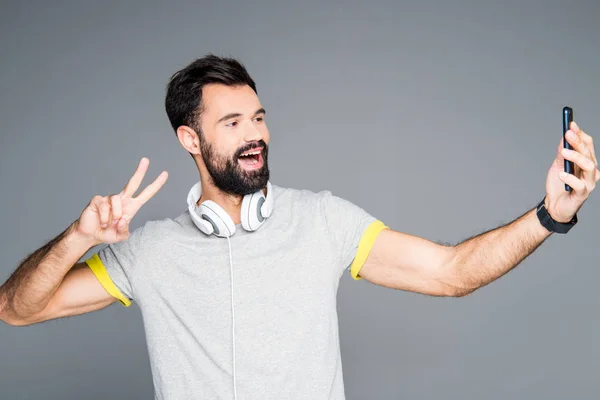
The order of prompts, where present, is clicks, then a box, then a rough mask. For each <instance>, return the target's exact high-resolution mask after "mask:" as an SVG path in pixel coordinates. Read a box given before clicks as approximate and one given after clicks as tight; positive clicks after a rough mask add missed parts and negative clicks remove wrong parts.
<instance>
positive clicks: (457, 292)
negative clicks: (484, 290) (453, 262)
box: [449, 287, 477, 297]
mask: <svg viewBox="0 0 600 400" xmlns="http://www.w3.org/2000/svg"><path fill="white" fill-rule="evenodd" d="M475 290H477V289H470V288H463V287H455V288H453V289H452V290H451V292H450V294H449V297H466V296H468V295H470V294H471V293H473V292H474V291H475Z"/></svg>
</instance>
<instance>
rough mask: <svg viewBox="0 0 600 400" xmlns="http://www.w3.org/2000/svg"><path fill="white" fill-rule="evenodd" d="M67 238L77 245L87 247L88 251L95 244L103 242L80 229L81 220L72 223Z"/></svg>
mask: <svg viewBox="0 0 600 400" xmlns="http://www.w3.org/2000/svg"><path fill="white" fill-rule="evenodd" d="M67 240H68V242H69V243H72V244H73V245H75V246H81V247H86V251H87V250H88V249H90V248H92V247H94V246H97V245H99V244H101V242H99V241H98V240H97V239H95V238H94V237H93V236H92V235H89V234H86V233H85V232H82V231H81V229H79V220H76V221H75V222H73V223H72V224H71V226H70V227H69V230H68V234H67Z"/></svg>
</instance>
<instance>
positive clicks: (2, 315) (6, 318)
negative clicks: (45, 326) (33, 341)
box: [0, 301, 33, 326]
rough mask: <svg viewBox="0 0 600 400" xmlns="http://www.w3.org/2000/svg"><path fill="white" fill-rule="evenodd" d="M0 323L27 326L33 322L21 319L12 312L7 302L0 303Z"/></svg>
mask: <svg viewBox="0 0 600 400" xmlns="http://www.w3.org/2000/svg"><path fill="white" fill-rule="evenodd" d="M0 321H2V322H4V323H5V324H7V325H10V326H27V325H31V324H32V323H33V322H31V321H29V320H27V319H25V318H21V317H19V316H18V315H17V314H16V313H14V312H12V310H10V308H9V305H8V302H7V301H1V302H0Z"/></svg>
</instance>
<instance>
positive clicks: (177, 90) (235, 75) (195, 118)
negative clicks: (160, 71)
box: [165, 54, 256, 133]
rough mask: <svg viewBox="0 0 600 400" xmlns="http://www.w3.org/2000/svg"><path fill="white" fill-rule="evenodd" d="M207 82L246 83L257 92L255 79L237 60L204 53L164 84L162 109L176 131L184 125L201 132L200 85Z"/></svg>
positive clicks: (201, 86) (234, 84)
mask: <svg viewBox="0 0 600 400" xmlns="http://www.w3.org/2000/svg"><path fill="white" fill-rule="evenodd" d="M210 83H221V84H223V85H227V86H240V85H248V86H250V87H251V88H252V90H254V92H256V85H255V83H254V81H253V80H252V78H251V77H250V75H249V74H248V71H246V68H245V67H244V66H243V65H242V64H241V63H240V62H239V61H237V60H235V59H233V58H226V57H218V56H215V55H213V54H207V55H206V56H204V57H202V58H199V59H197V60H195V61H193V62H192V63H190V64H189V65H188V66H186V67H185V68H183V69H182V70H180V71H177V72H176V73H174V74H173V76H171V79H170V81H169V84H168V85H167V95H166V97H165V109H166V111H167V116H168V117H169V121H170V122H171V126H172V127H173V129H174V130H175V131H177V128H178V127H180V126H181V125H187V126H189V127H191V128H193V129H194V130H196V131H198V133H200V132H199V131H200V115H201V113H202V88H203V87H204V85H207V84H210Z"/></svg>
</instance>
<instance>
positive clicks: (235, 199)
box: [196, 178, 243, 224]
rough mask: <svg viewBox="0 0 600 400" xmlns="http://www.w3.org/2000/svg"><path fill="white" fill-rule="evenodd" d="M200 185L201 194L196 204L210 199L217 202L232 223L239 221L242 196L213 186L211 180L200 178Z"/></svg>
mask: <svg viewBox="0 0 600 400" xmlns="http://www.w3.org/2000/svg"><path fill="white" fill-rule="evenodd" d="M201 185H202V195H201V196H200V199H199V200H198V202H197V203H196V205H198V206H199V205H200V203H202V202H203V201H206V200H212V201H214V202H215V203H217V204H218V205H219V206H220V207H221V208H222V209H223V210H225V212H226V213H227V214H229V216H230V217H231V219H232V220H233V223H234V224H239V223H240V222H241V221H240V213H241V209H242V198H243V196H240V195H231V194H227V193H223V192H222V191H221V190H219V189H218V188H217V187H215V186H214V185H213V184H212V182H207V180H206V179H204V178H201Z"/></svg>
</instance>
